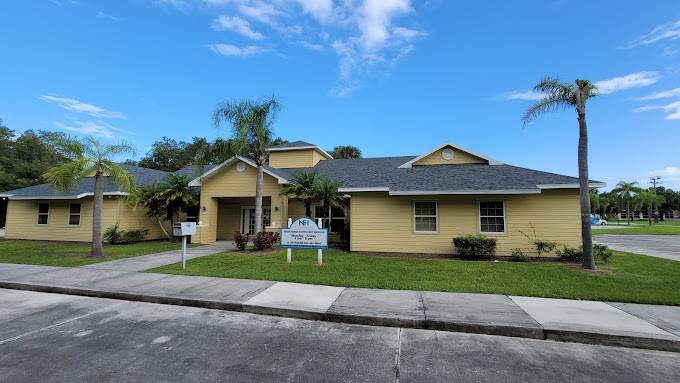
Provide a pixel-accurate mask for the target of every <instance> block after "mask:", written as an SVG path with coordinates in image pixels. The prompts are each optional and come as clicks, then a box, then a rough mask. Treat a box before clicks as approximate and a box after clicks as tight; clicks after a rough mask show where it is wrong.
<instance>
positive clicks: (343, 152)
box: [330, 145, 361, 158]
mask: <svg viewBox="0 0 680 383" xmlns="http://www.w3.org/2000/svg"><path fill="white" fill-rule="evenodd" d="M330 155H331V156H333V158H361V150H360V149H359V148H357V147H356V146H352V145H344V146H343V145H340V146H336V147H334V148H333V150H331V153H330Z"/></svg>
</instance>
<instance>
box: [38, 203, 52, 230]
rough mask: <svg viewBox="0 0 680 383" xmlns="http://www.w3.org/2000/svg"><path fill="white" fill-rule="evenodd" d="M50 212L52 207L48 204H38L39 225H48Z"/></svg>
mask: <svg viewBox="0 0 680 383" xmlns="http://www.w3.org/2000/svg"><path fill="white" fill-rule="evenodd" d="M49 212H50V205H49V204H47V203H39V204H38V225H47V217H48V215H49Z"/></svg>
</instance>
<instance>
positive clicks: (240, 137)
mask: <svg viewBox="0 0 680 383" xmlns="http://www.w3.org/2000/svg"><path fill="white" fill-rule="evenodd" d="M279 108H280V105H279V102H278V100H277V99H276V98H275V97H274V96H272V97H271V98H268V99H265V100H263V101H251V100H241V101H229V102H225V103H223V104H221V105H219V106H218V107H217V109H215V112H214V113H213V120H214V122H215V125H216V126H217V127H219V126H220V124H221V123H222V122H229V123H231V128H232V135H233V138H234V140H235V143H236V146H237V147H238V148H237V149H243V150H244V153H246V155H248V156H250V157H251V158H252V159H253V160H255V164H256V165H257V181H256V183H255V233H259V232H261V231H262V189H263V188H264V165H265V163H266V162H267V148H269V147H270V146H271V143H272V141H273V139H274V137H273V131H272V124H273V122H274V118H275V117H276V113H277V112H278V110H279ZM239 151H240V150H239Z"/></svg>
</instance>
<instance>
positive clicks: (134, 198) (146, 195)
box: [129, 183, 171, 239]
mask: <svg viewBox="0 0 680 383" xmlns="http://www.w3.org/2000/svg"><path fill="white" fill-rule="evenodd" d="M163 190H164V187H163V186H162V185H161V184H160V183H154V184H151V185H146V186H143V187H138V188H135V190H134V192H133V193H132V194H131V195H130V198H129V200H130V202H131V204H132V205H141V206H143V207H144V208H145V209H146V216H147V217H149V218H154V219H155V220H156V222H157V223H158V226H159V227H160V228H161V231H162V232H163V234H165V236H166V237H167V238H168V239H171V237H170V234H169V233H168V231H167V230H165V226H164V225H163V221H164V220H165V217H167V209H166V203H165V199H164V198H163V197H162V192H163Z"/></svg>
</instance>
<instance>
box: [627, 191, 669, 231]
mask: <svg viewBox="0 0 680 383" xmlns="http://www.w3.org/2000/svg"><path fill="white" fill-rule="evenodd" d="M664 202H666V199H665V198H664V197H663V196H660V195H657V194H655V193H652V192H651V191H647V190H644V191H640V192H638V193H637V195H635V198H634V203H635V205H637V206H638V207H640V208H642V207H643V206H647V221H649V225H650V226H651V225H652V210H653V207H654V206H655V205H656V206H658V205H660V204H662V203H664Z"/></svg>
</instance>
